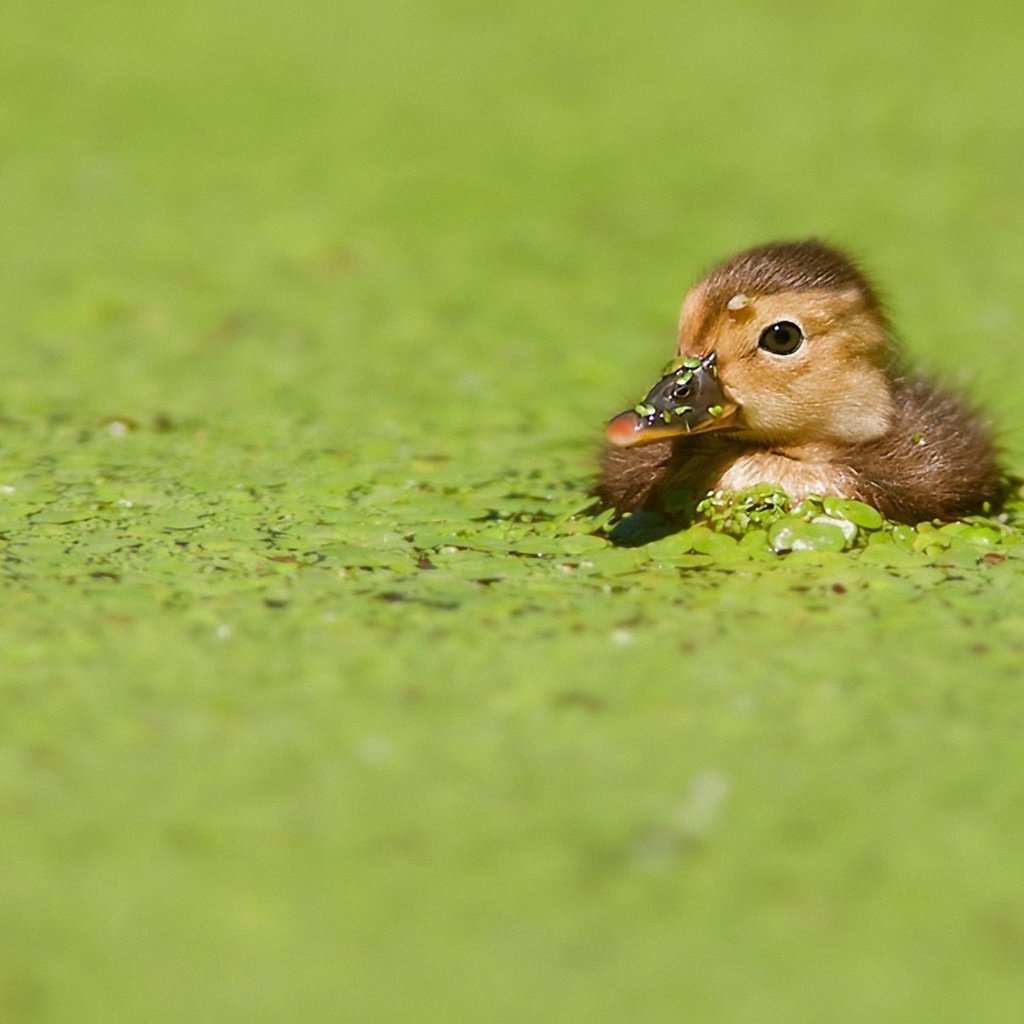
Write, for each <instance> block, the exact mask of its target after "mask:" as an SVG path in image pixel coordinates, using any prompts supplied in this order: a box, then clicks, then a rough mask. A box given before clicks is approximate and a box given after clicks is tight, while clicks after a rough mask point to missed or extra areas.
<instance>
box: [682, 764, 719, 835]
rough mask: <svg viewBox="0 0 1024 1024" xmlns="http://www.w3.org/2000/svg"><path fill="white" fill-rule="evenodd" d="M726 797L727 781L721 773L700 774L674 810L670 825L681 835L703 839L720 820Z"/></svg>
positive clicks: (713, 771)
mask: <svg viewBox="0 0 1024 1024" xmlns="http://www.w3.org/2000/svg"><path fill="white" fill-rule="evenodd" d="M728 796H729V780H728V779H727V778H726V777H725V774H724V773H723V772H720V771H718V770H717V769H710V770H708V771H705V772H701V773H700V774H699V775H698V776H697V777H696V778H695V779H694V780H693V782H692V783H691V784H690V791H689V793H687V794H686V799H684V800H683V802H682V803H681V804H680V805H679V807H677V808H676V812H675V815H674V819H673V824H674V825H675V826H676V828H678V829H679V831H680V832H682V833H683V834H684V835H687V836H692V837H693V838H695V839H699V838H703V837H704V836H705V835H707V833H708V832H709V831H710V830H711V829H712V828H713V827H714V826H715V824H716V823H717V821H718V819H719V818H720V817H721V814H722V809H723V807H724V806H725V801H726V799H727V798H728Z"/></svg>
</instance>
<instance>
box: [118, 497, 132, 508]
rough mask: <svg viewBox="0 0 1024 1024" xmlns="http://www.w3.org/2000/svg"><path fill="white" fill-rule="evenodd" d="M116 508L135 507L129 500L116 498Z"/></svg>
mask: <svg viewBox="0 0 1024 1024" xmlns="http://www.w3.org/2000/svg"><path fill="white" fill-rule="evenodd" d="M117 507H118V508H134V507H135V502H134V501H132V500H131V498H118V499H117Z"/></svg>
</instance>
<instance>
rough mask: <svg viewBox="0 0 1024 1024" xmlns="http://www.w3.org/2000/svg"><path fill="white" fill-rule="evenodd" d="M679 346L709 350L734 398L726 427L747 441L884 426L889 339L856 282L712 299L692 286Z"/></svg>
mask: <svg viewBox="0 0 1024 1024" xmlns="http://www.w3.org/2000/svg"><path fill="white" fill-rule="evenodd" d="M678 352H679V355H680V356H687V357H705V356H707V355H708V354H710V353H712V352H713V353H715V355H716V358H717V363H718V372H719V379H720V382H721V385H722V390H723V391H724V392H725V394H726V396H727V398H729V399H730V400H731V401H733V402H735V403H736V405H738V406H739V411H738V414H737V416H736V417H735V418H734V420H733V421H732V422H730V423H729V424H728V425H727V426H728V429H729V430H730V431H731V432H733V433H736V434H739V435H741V436H744V437H748V438H750V439H751V440H757V441H761V442H766V443H771V444H780V445H782V444H793V443H807V442H815V441H832V442H835V441H839V442H857V441H866V440H871V439H872V438H875V437H879V436H880V435H881V434H883V433H884V432H885V431H886V429H888V426H889V423H890V420H891V417H892V398H891V395H890V391H889V386H888V381H887V378H886V375H885V372H884V370H883V366H884V363H885V360H886V356H887V352H888V339H887V337H886V333H885V328H884V326H883V325H882V323H881V322H880V319H879V317H878V316H877V314H876V313H875V312H874V311H873V310H872V309H870V308H869V307H868V306H867V304H866V302H865V300H864V297H863V295H862V294H861V292H860V291H859V290H857V289H849V290H847V291H842V292H836V291H832V290H826V289H823V290H798V291H788V292H779V293H776V294H772V295H762V296H758V295H750V296H747V295H736V296H733V297H731V298H730V299H728V300H727V301H726V302H724V303H723V302H721V301H719V302H717V303H714V304H713V303H712V302H711V301H710V299H709V296H708V295H707V294H706V293H705V288H704V286H703V285H702V284H701V285H697V286H696V287H695V288H694V289H693V290H692V291H691V292H690V293H689V294H688V295H687V297H686V301H685V302H684V304H683V310H682V314H681V316H680V325H679V347H678ZM725 426H726V424H723V427H725Z"/></svg>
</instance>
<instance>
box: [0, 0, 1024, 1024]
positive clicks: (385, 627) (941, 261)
mask: <svg viewBox="0 0 1024 1024" xmlns="http://www.w3.org/2000/svg"><path fill="white" fill-rule="evenodd" d="M1022 32H1024V10H1022V9H1021V7H1020V6H1019V5H1016V4H1011V3H1008V2H997V0H986V2H982V3H980V4H975V5H972V6H970V7H966V6H964V7H947V8H940V7H939V6H937V5H935V4H931V3H925V2H908V3H904V4H900V5H896V4H892V3H884V4H883V3H880V2H867V3H862V4H857V5H828V4H811V3H800V2H783V0H767V2H766V0H759V2H748V3H744V2H739V3H722V4H716V5H707V4H703V5H698V4H685V3H670V2H668V0H650V2H639V3H633V4H629V5H625V4H623V5H619V4H599V5H596V4H591V3H582V2H575V0H568V2H564V3H562V4H558V5H539V4H526V5H518V6H514V5H513V6H509V5H501V4H493V3H487V2H477V3H472V4H470V3H456V2H444V0H427V2H420V3H402V2H385V3H379V4H369V3H363V2H347V3H340V4H329V3H323V2H314V0H300V2H297V3H294V4H288V5H283V4H282V5H272V4H255V5H254V4H243V3H235V2H229V0H212V2H205V3H201V4H200V3H195V2H192V0H182V2H179V3H177V4H173V5H163V6H161V7H157V6H154V5H140V4H130V3H127V2H124V0H120V2H113V0H107V2H104V0H93V2H90V3H78V2H69V3H64V4H59V5H58V4H39V3H27V2H23V0H7V2H6V3H5V4H4V5H3V8H2V9H0V196H2V197H3V215H2V216H0V253H2V254H3V258H2V259H0V337H2V338H3V344H4V352H5V372H4V374H3V378H2V383H0V415H2V417H3V421H2V431H3V433H2V435H0V443H2V447H3V456H4V461H3V463H2V464H0V475H2V477H3V479H0V487H2V493H0V502H2V503H3V507H2V509H0V528H2V529H0V535H2V537H3V540H4V544H5V562H4V565H5V570H4V576H3V584H4V615H3V623H2V624H0V722H2V728H3V730H4V733H5V737H6V738H5V739H4V740H3V742H2V745H0V813H2V814H3V818H4V823H3V827H2V828H0V865H2V868H3V869H2V870H0V1019H2V1020H3V1021H5V1022H20V1021H33V1022H35V1021H45V1022H51V1021H52V1022H57V1021H60V1022H64V1021H72V1020H73V1021H76V1022H87V1021H104V1022H110V1021H119V1020H124V1021H150V1022H163V1021H183V1020H187V1021H218V1022H227V1021H246V1022H264V1021H265V1022H278V1021H292V1020H303V1021H319V1020H323V1021H333V1020H345V1021H398V1020H412V1021H441V1020H445V1021H450V1020H455V1021H474V1022H475V1021H481V1022H504V1021H512V1020H528V1021H565V1020H575V1019H587V1020H590V1021H594V1022H612V1021H616V1022H617V1021H623V1020H627V1019H628V1020H635V1021H640V1022H645V1024H646V1022H652V1024H653V1022H666V1024H668V1022H676V1021H706V1022H718V1021H721V1022H726V1021H729V1022H736V1021H758V1022H773V1024H774V1022H780V1024H781V1022H798V1021H799V1022H803V1021H819V1020H829V1021H835V1022H862V1021H863V1022H867V1021H871V1022H875V1021H879V1020H900V1021H906V1022H916V1021H921V1022H925V1021H927V1022H929V1024H934V1022H936V1021H962V1020H986V1021H995V1020H1013V1019H1016V1018H1017V1016H1018V1015H1019V1012H1020V1011H1019V1007H1020V1005H1021V997H1022V995H1024V984H1022V979H1024V893H1022V891H1021V882H1020V877H1021V876H1020V872H1019V863H1020V853H1021V849H1022V843H1024V826H1022V824H1021V822H1022V821H1024V816H1022V812H1024V771H1022V767H1021V762H1020V757H1019V737H1020V734H1021V733H1020V728H1021V725H1022V724H1024V699H1022V694H1021V692H1020V671H1019V668H1020V664H1021V655H1022V649H1024V587H1022V581H1021V578H1020V572H1019V569H1018V568H1017V566H1018V564H1019V561H1018V560H1017V558H1016V556H1015V555H1014V554H1013V552H1012V551H1011V552H1009V553H1008V554H1004V553H1000V552H995V553H993V554H992V557H990V558H989V559H988V561H981V562H979V561H978V560H977V559H968V560H966V561H965V562H964V564H963V565H962V566H961V567H959V568H956V567H954V568H950V566H949V565H947V564H944V563H943V564H939V565H937V564H935V562H934V559H932V560H929V559H928V558H927V557H925V556H923V555H922V556H921V557H920V558H916V559H913V558H912V559H909V560H908V561H907V564H906V565H904V566H902V567H899V568H898V570H897V569H896V568H894V567H892V566H878V565H873V566H869V565H867V564H862V562H861V561H859V560H858V559H856V558H854V557H853V556H852V555H850V556H836V557H834V558H833V559H832V560H829V559H817V560H815V559H813V558H807V559H804V560H800V559H787V560H783V561H778V562H772V563H763V564H762V563H758V564H756V565H751V566H749V567H743V566H738V567H737V566H733V567H726V568H721V567H717V568H716V565H715V563H714V560H713V559H708V558H701V557H697V556H691V557H689V559H688V560H687V558H686V557H677V556H676V555H673V553H672V549H671V548H670V547H667V548H666V547H665V546H664V545H662V546H660V547H659V553H658V554H656V555H653V554H644V553H643V552H640V553H630V552H624V551H615V550H606V549H607V548H608V545H607V544H605V543H604V542H603V541H598V540H596V539H595V538H591V537H589V536H588V534H587V531H586V530H585V529H582V528H577V527H571V528H569V527H566V530H567V531H568V532H566V533H562V534H560V533H558V532H557V530H558V529H561V527H557V528H556V527H555V526H552V527H551V530H550V531H548V533H545V532H544V531H545V530H546V529H547V525H550V524H548V519H550V518H551V516H555V515H557V516H560V517H562V518H561V520H560V521H561V523H562V526H565V524H566V523H570V524H571V523H572V522H573V521H572V520H570V519H567V518H566V517H568V516H569V515H570V513H572V512H573V510H578V509H580V508H583V507H585V506H586V503H587V493H586V492H587V488H588V486H589V483H590V479H591V474H592V463H593V460H594V454H595V452H596V450H597V445H598V440H599V437H600V427H601V423H602V420H603V419H604V418H605V417H607V416H608V415H609V414H610V413H612V412H614V411H616V410H617V409H618V408H619V407H620V406H621V405H622V403H623V402H624V401H632V400H633V399H634V398H635V396H636V395H637V394H639V393H640V392H641V391H642V390H643V388H644V387H645V386H646V385H647V384H648V383H649V378H650V374H651V372H652V370H654V369H656V368H657V367H658V366H659V365H661V363H662V362H663V360H664V358H665V357H667V355H668V354H669V352H670V351H671V348H672V343H673V338H674V325H675V320H676V315H677V311H678V305H679V302H680V300H681V298H682V295H683V292H684V291H685V289H686V287H687V286H688V285H689V284H690V283H691V282H692V280H693V279H694V278H695V277H696V276H697V275H698V274H699V273H700V272H701V270H702V269H704V268H705V267H707V266H708V265H709V264H711V263H713V262H714V261H716V260H717V259H719V258H721V257H724V256H726V255H728V254H729V253H731V252H732V251H734V250H736V249H738V248H742V247H745V246H748V245H751V244H754V243H757V242H761V241H766V240H769V239H772V238H783V237H786V238H789V237H801V236H806V235H809V234H815V235H819V236H822V237H825V238H827V239H829V240H833V241H835V242H838V243H840V244H843V245H845V246H847V247H849V248H850V249H851V250H852V251H853V252H854V253H855V254H857V255H858V256H860V257H861V258H862V259H863V261H864V262H865V264H866V265H867V267H868V268H869V270H871V271H872V272H873V273H874V275H875V276H876V277H877V278H878V280H879V282H880V284H881V288H882V291H883V293H884V294H886V295H888V296H889V297H890V308H891V311H892V313H893V315H894V317H895V319H896V322H897V323H898V324H899V326H900V330H901V335H902V336H903V338H904V343H905V346H906V348H907V350H908V352H909V353H911V354H912V355H913V357H914V358H915V359H916V361H917V362H919V363H920V364H922V365H924V366H926V367H927V368H929V369H930V370H932V371H935V372H938V373H940V374H941V375H943V376H945V377H946V378H947V379H949V380H951V381H953V382H954V383H957V384H962V385H964V386H966V387H968V388H969V389H970V391H971V393H972V394H974V395H975V396H976V397H977V398H978V399H979V400H980V401H981V402H982V403H983V404H984V405H985V407H986V408H987V409H988V410H989V412H990V413H991V416H992V418H993V419H994V420H995V421H996V422H997V423H998V424H999V427H1000V431H1001V434H1002V436H1003V437H1004V444H1005V448H1006V452H1007V462H1008V465H1010V466H1011V468H1015V469H1018V470H1019V469H1020V468H1021V465H1022V458H1021V453H1022V443H1024V442H1022V438H1024V402H1022V398H1024V385H1022V384H1021V383H1020V382H1021V380H1022V379H1024V344H1022V343H1021V340H1020V339H1021V323H1022V317H1024V292H1022V289H1021V287H1020V278H1021V273H1020V267H1021V239H1022V238H1024V198H1022V197H1024V192H1022V190H1021V187H1020V185H1021V170H1020V167H1021V152H1022V147H1024V114H1022V113H1021V111H1022V109H1024V108H1022V106H1021V104H1020V103H1019V102H1018V101H1017V99H1018V98H1017V92H1019V85H1020V57H1019V53H1018V51H1017V48H1016V47H1015V45H1014V41H1015V40H1018V39H1020V38H1021V33H1022ZM545 517H548V519H546V518H545ZM546 524H547V525H546ZM574 531H575V532H574ZM460 538H461V539H460ZM449 542H451V543H449ZM666 543H670V542H666ZM574 545H575V546H574ZM425 551H427V552H429V553H430V554H429V555H424V554H423V552H425ZM574 553H575V554H574ZM540 554H544V555H546V556H547V558H546V560H542V559H531V558H529V557H528V556H530V555H540ZM569 556H572V557H569ZM584 556H586V557H587V558H589V559H590V561H589V562H586V561H585V560H584ZM588 565H589V566H590V569H589V570H588V569H587V568H586V567H587V566H588ZM591 570H592V571H591ZM588 572H589V573H590V574H589V575H588Z"/></svg>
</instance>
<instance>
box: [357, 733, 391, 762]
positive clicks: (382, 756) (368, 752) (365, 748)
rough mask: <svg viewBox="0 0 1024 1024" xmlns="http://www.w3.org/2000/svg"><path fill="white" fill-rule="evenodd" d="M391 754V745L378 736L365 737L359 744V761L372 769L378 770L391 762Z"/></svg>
mask: <svg viewBox="0 0 1024 1024" xmlns="http://www.w3.org/2000/svg"><path fill="white" fill-rule="evenodd" d="M393 753H394V750H393V748H392V746H391V744H390V743H389V742H388V741H387V740H386V739H382V738H381V737H380V736H367V737H366V739H364V740H363V742H362V743H360V744H359V750H358V754H359V760H360V761H363V762H365V763H366V764H368V765H371V766H372V767H374V768H380V767H381V766H382V765H385V764H387V763H388V761H390V760H391V757H392V754H393Z"/></svg>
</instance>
